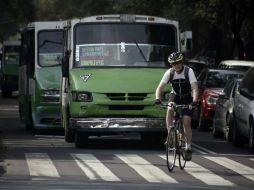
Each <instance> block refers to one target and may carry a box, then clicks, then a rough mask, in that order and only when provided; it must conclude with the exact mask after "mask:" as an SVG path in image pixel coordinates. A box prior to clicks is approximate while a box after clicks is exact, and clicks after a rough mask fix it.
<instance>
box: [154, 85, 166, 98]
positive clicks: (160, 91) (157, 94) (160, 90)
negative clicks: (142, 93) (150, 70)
mask: <svg viewBox="0 0 254 190" xmlns="http://www.w3.org/2000/svg"><path fill="white" fill-rule="evenodd" d="M165 86H166V83H165V82H163V81H161V82H160V83H159V85H158V87H157V89H156V92H155V98H156V99H161V93H162V91H163V89H164V87H165Z"/></svg>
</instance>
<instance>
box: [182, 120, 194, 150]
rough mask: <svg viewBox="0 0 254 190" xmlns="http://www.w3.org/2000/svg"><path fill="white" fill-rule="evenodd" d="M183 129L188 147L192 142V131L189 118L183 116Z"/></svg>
mask: <svg viewBox="0 0 254 190" xmlns="http://www.w3.org/2000/svg"><path fill="white" fill-rule="evenodd" d="M183 127H184V131H185V137H186V140H187V144H188V146H190V145H191V140H192V129H191V117H190V116H188V115H184V116H183Z"/></svg>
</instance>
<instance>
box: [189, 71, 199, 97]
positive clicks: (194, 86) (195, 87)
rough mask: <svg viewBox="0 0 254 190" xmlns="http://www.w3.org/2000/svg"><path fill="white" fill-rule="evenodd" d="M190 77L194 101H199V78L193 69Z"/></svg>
mask: <svg viewBox="0 0 254 190" xmlns="http://www.w3.org/2000/svg"><path fill="white" fill-rule="evenodd" d="M189 79H190V84H191V93H192V97H193V102H197V101H198V98H199V97H198V96H199V90H198V83H197V78H196V76H195V74H194V72H193V70H192V69H190V70H189Z"/></svg>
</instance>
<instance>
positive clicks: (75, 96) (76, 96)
mask: <svg viewBox="0 0 254 190" xmlns="http://www.w3.org/2000/svg"><path fill="white" fill-rule="evenodd" d="M72 100H73V101H75V102H91V101H92V100H93V97H92V93H90V92H72Z"/></svg>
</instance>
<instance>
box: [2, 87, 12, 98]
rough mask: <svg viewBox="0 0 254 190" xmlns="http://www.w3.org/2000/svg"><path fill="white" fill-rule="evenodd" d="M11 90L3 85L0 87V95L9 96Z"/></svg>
mask: <svg viewBox="0 0 254 190" xmlns="http://www.w3.org/2000/svg"><path fill="white" fill-rule="evenodd" d="M11 95H12V91H11V90H10V89H8V88H5V87H3V88H2V96H3V97H5V98H8V97H11Z"/></svg>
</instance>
